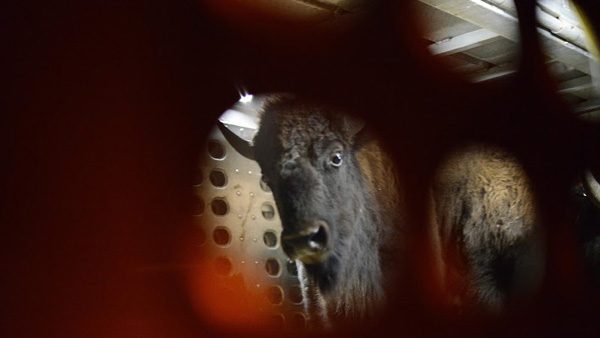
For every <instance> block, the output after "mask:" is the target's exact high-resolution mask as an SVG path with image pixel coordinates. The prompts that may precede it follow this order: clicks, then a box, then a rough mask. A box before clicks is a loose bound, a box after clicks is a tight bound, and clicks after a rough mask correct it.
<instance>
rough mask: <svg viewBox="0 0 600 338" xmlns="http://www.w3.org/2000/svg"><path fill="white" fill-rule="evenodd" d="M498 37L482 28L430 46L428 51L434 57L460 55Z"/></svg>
mask: <svg viewBox="0 0 600 338" xmlns="http://www.w3.org/2000/svg"><path fill="white" fill-rule="evenodd" d="M499 37H500V35H498V34H496V33H494V32H491V31H489V30H487V29H483V28H482V29H478V30H476V31H472V32H468V33H465V34H461V35H458V36H455V37H451V38H448V39H445V40H442V41H439V42H436V43H434V44H431V45H429V50H430V51H431V53H433V54H434V55H449V54H454V53H460V52H463V51H465V50H468V49H471V48H475V47H478V46H481V45H484V44H486V43H489V42H491V41H493V40H495V39H497V38H499Z"/></svg>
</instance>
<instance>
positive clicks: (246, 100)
mask: <svg viewBox="0 0 600 338" xmlns="http://www.w3.org/2000/svg"><path fill="white" fill-rule="evenodd" d="M252 97H253V96H252V94H248V93H243V94H241V96H240V102H241V103H250V102H252Z"/></svg>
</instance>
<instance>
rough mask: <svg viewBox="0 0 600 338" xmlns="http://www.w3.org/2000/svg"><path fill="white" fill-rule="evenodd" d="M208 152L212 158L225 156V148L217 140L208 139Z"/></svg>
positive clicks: (219, 158) (218, 158)
mask: <svg viewBox="0 0 600 338" xmlns="http://www.w3.org/2000/svg"><path fill="white" fill-rule="evenodd" d="M208 154H209V155H210V157H212V158H214V159H217V160H221V159H223V158H224V157H225V148H224V147H223V145H222V144H221V142H219V141H217V140H209V141H208Z"/></svg>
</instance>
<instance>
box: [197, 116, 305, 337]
mask: <svg viewBox="0 0 600 338" xmlns="http://www.w3.org/2000/svg"><path fill="white" fill-rule="evenodd" d="M229 128H231V129H233V130H235V132H236V133H240V134H245V135H248V134H252V133H253V130H248V129H244V128H243V127H238V126H234V125H229ZM200 162H201V163H200V167H199V177H198V180H197V182H198V185H196V187H195V188H196V194H197V197H198V199H199V200H198V208H197V210H196V215H195V218H196V223H197V226H199V227H201V230H202V231H203V233H204V234H205V236H203V237H204V241H203V244H202V250H203V251H204V252H203V254H205V255H206V258H207V259H208V260H209V261H211V264H214V267H215V269H216V271H217V273H218V274H219V275H221V276H222V277H223V278H231V277H234V276H235V277H236V278H238V277H242V278H243V281H244V285H245V287H246V288H247V289H248V291H249V292H252V293H258V294H260V295H261V296H264V297H266V299H267V301H268V304H270V306H269V307H268V308H264V309H257V310H259V311H267V312H269V314H270V315H271V316H272V318H273V320H274V322H275V324H276V325H280V326H283V327H298V326H302V327H303V326H305V325H306V318H305V316H304V314H303V300H302V293H301V289H300V285H299V281H298V278H297V270H296V263H295V262H294V261H291V260H289V259H288V258H287V256H286V255H285V253H284V252H283V250H282V249H281V244H280V233H281V221H280V219H279V215H278V213H277V208H276V206H275V202H274V201H273V196H272V194H271V191H270V190H269V187H268V186H267V185H266V184H265V183H264V182H263V181H262V180H261V177H262V175H261V172H260V168H259V166H258V164H257V163H256V162H255V161H252V160H249V159H247V158H245V157H243V156H242V155H240V154H239V153H237V152H236V151H235V149H234V148H233V147H232V146H231V145H229V143H228V142H227V141H226V140H225V138H224V137H223V134H221V132H220V131H219V130H218V128H214V129H213V130H212V132H211V133H210V135H209V138H208V141H207V143H206V146H205V148H204V149H203V152H202V158H201V161H200Z"/></svg>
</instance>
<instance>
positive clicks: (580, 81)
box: [558, 75, 594, 94]
mask: <svg viewBox="0 0 600 338" xmlns="http://www.w3.org/2000/svg"><path fill="white" fill-rule="evenodd" d="M592 87H594V84H593V83H592V78H591V77H590V76H588V75H584V76H580V77H578V78H574V79H572V80H568V81H565V82H562V83H561V84H560V86H559V89H558V91H559V92H560V93H563V94H567V93H568V94H576V93H577V92H580V91H582V90H586V89H590V88H592Z"/></svg>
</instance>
